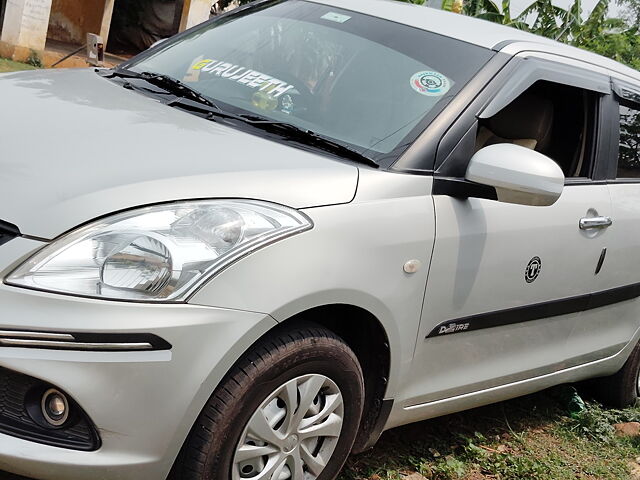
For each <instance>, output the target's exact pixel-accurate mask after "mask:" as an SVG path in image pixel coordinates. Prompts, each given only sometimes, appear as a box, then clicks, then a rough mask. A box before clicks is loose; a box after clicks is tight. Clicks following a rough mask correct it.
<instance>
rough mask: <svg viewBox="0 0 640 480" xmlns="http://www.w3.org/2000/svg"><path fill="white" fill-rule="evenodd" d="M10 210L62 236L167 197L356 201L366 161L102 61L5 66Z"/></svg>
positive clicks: (2, 123) (4, 166)
mask: <svg viewBox="0 0 640 480" xmlns="http://www.w3.org/2000/svg"><path fill="white" fill-rule="evenodd" d="M0 105H1V107H0V220H4V221H6V222H10V223H13V224H15V225H17V226H18V227H19V228H20V230H21V232H22V233H23V234H27V235H31V236H36V237H42V238H46V239H51V238H54V237H56V236H57V235H60V234H61V233H63V232H66V231H67V230H69V229H72V228H74V227H75V226H77V225H79V224H82V223H84V222H87V221H88V220H91V219H94V218H97V217H100V216H103V215H106V214H109V213H111V212H115V211H119V210H123V209H127V208H131V207H136V206H140V205H147V204H153V203H159V202H169V201H176V200H187V199H202V198H222V197H224V198H230V197H233V198H252V199H260V200H266V201H272V202H276V203H280V204H284V205H289V206H291V207H294V208H304V207H313V206H320V205H329V204H338V203H346V202H349V201H351V199H352V198H353V196H354V195H355V190H356V186H357V181H358V169H357V168H356V167H355V166H353V165H349V164H347V163H343V162H340V161H336V160H332V159H330V158H327V157H326V156H324V155H319V154H314V153H310V152H306V151H303V150H300V149H298V148H292V147H289V146H286V145H283V144H280V143H277V142H274V141H271V140H266V139H263V138H260V137H257V136H255V135H250V134H247V133H244V132H241V131H238V130H235V129H233V128H230V127H226V126H223V125H220V124H216V123H213V122H208V121H206V120H203V119H202V118H198V117H196V116H194V115H191V114H188V113H185V112H182V111H179V110H177V109H173V108H171V107H167V106H166V105H163V104H161V103H160V102H158V101H156V100H152V99H150V98H147V97H145V96H143V95H141V94H139V93H136V92H133V91H130V90H126V89H124V88H122V87H121V86H118V85H116V84H114V83H112V82H110V81H108V80H106V79H104V78H102V77H100V76H99V75H97V74H96V73H95V72H94V71H93V70H56V71H44V70H43V71H36V72H22V73H13V74H5V75H0Z"/></svg>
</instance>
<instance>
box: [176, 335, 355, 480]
mask: <svg viewBox="0 0 640 480" xmlns="http://www.w3.org/2000/svg"><path fill="white" fill-rule="evenodd" d="M363 401H364V384H363V375H362V370H361V368H360V364H359V363H358V360H357V358H356V356H355V354H354V353H353V352H352V351H351V349H350V348H349V347H348V346H347V345H346V344H345V342H344V341H343V340H342V339H340V338H339V337H338V336H336V335H335V334H333V333H332V332H331V331H329V330H326V329H324V328H322V327H318V326H314V325H306V326H303V327H295V328H290V329H283V330H281V331H280V332H279V333H275V334H272V335H270V336H268V337H267V338H266V339H264V340H263V341H261V342H260V343H259V344H258V345H257V346H255V347H254V348H253V349H252V350H251V351H250V352H249V353H248V354H247V355H246V356H245V357H244V358H243V359H242V360H241V361H240V362H239V363H238V364H237V365H236V366H235V367H234V368H233V370H232V371H231V372H229V374H228V375H227V377H226V378H225V380H223V382H222V383H221V385H220V386H219V387H218V388H217V389H216V391H215V392H214V394H213V395H212V396H211V398H210V399H209V401H208V402H207V405H206V406H205V408H204V410H203V411H202V413H201V414H200V416H199V418H198V420H197V421H196V424H195V425H194V427H193V429H192V431H191V433H190V435H189V438H188V439H187V441H186V443H185V445H184V447H183V451H182V452H181V454H180V457H179V459H178V461H177V462H176V466H175V468H174V472H175V477H176V478H179V479H181V480H182V479H185V480H244V479H252V480H314V479H318V480H331V479H333V478H335V477H336V476H337V474H338V473H339V471H340V469H341V468H342V465H343V464H344V462H345V460H346V458H347V456H348V455H349V452H350V450H351V447H352V446H353V442H354V440H355V437H356V434H357V430H358V425H359V423H360V417H361V415H362V406H363Z"/></svg>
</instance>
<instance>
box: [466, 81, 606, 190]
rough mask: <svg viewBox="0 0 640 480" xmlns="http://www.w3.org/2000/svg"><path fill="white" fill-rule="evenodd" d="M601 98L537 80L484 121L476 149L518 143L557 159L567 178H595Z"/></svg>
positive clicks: (565, 86) (582, 91) (581, 90)
mask: <svg viewBox="0 0 640 480" xmlns="http://www.w3.org/2000/svg"><path fill="white" fill-rule="evenodd" d="M597 103H598V94H597V93H594V92H590V91H587V90H583V89H580V88H575V87H570V86H567V85H560V84H558V83H553V82H548V81H539V82H536V83H535V84H533V85H532V86H531V87H530V88H529V89H528V90H526V91H525V92H524V93H523V94H522V95H520V96H519V97H518V98H516V99H515V100H514V101H513V102H512V103H511V104H509V105H507V106H506V107H505V108H503V109H502V110H501V111H500V112H498V113H497V114H496V115H494V116H493V117H491V118H488V119H484V120H482V121H481V122H480V126H479V129H478V136H477V138H476V150H479V149H480V148H482V147H486V146H489V145H493V144H496V143H514V144H517V145H520V146H523V147H525V148H530V149H532V150H536V151H538V152H540V153H543V154H544V155H546V156H548V157H550V158H551V159H553V160H554V161H555V162H556V163H557V164H558V165H560V167H561V168H562V171H563V172H564V175H565V177H567V178H570V177H585V178H588V177H590V176H591V167H592V163H593V161H592V159H593V147H594V143H595V142H594V139H595V131H596V119H597V114H596V112H597Z"/></svg>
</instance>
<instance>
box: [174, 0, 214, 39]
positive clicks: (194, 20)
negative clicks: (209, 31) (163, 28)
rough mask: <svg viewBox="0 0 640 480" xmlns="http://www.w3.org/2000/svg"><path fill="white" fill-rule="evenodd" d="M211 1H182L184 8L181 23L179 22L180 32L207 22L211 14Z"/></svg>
mask: <svg viewBox="0 0 640 480" xmlns="http://www.w3.org/2000/svg"><path fill="white" fill-rule="evenodd" d="M212 4H213V2H212V1H211V0H184V8H183V9H182V21H181V22H180V31H181V32H182V31H184V30H186V29H188V28H191V27H193V26H195V25H198V24H199V23H202V22H204V21H206V20H209V14H210V12H211V5H212Z"/></svg>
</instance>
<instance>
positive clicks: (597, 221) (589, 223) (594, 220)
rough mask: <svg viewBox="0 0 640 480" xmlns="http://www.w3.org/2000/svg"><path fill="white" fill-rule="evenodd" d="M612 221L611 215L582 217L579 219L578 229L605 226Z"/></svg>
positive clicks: (609, 224) (608, 225)
mask: <svg viewBox="0 0 640 480" xmlns="http://www.w3.org/2000/svg"><path fill="white" fill-rule="evenodd" d="M612 223H613V220H611V217H584V218H581V219H580V230H591V229H594V228H607V227H610V226H611V224H612Z"/></svg>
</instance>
